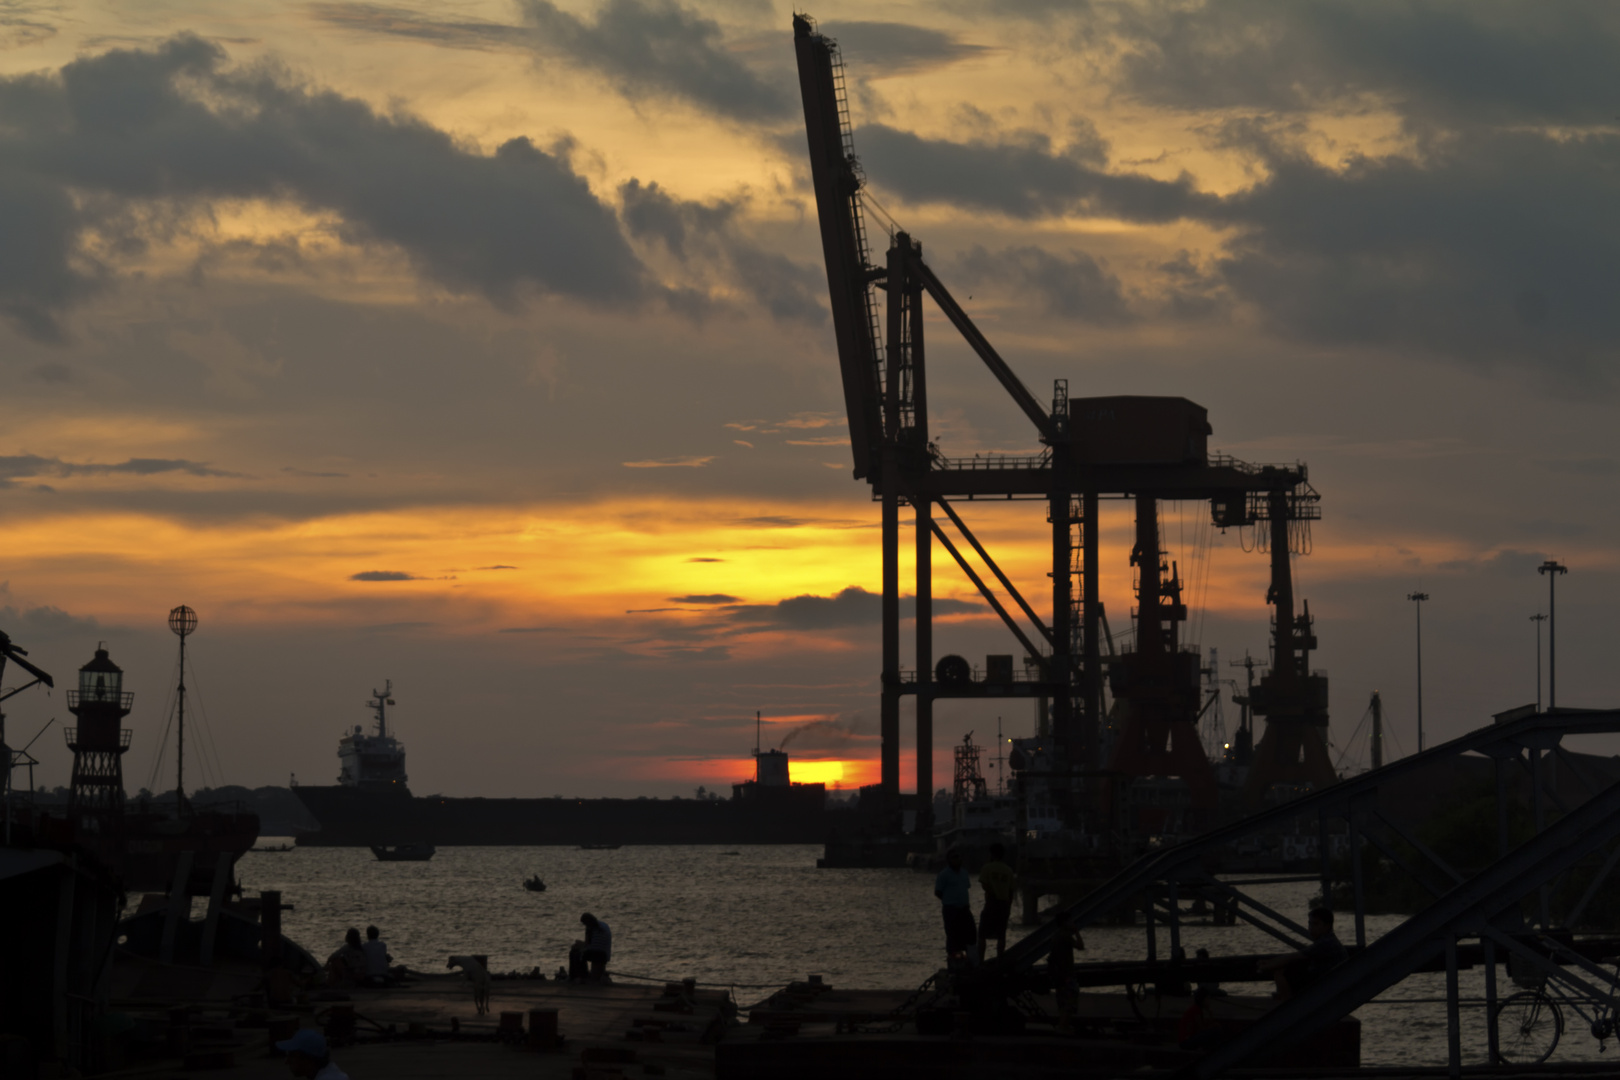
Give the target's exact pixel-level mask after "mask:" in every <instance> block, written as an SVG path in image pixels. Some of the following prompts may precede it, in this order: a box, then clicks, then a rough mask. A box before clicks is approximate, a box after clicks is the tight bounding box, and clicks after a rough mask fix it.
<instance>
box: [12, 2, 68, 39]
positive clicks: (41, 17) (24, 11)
mask: <svg viewBox="0 0 1620 1080" xmlns="http://www.w3.org/2000/svg"><path fill="white" fill-rule="evenodd" d="M60 14H61V9H60V8H59V7H58V6H57V5H56V4H45V3H31V2H29V0H5V2H3V3H0V49H19V48H23V47H25V46H28V45H38V44H39V43H40V42H42V41H46V40H48V39H50V38H53V37H55V36H56V27H55V26H54V25H53V24H51V23H50V22H47V21H46V17H48V16H50V15H57V16H60Z"/></svg>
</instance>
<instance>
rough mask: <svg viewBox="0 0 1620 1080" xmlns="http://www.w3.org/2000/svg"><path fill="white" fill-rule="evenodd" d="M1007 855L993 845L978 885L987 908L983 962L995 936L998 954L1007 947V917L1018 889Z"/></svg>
mask: <svg viewBox="0 0 1620 1080" xmlns="http://www.w3.org/2000/svg"><path fill="white" fill-rule="evenodd" d="M1006 857H1007V849H1006V848H1004V847H1002V846H1001V845H1000V844H991V845H990V861H989V862H987V863H985V864H984V868H983V869H982V870H980V871H979V884H980V885H982V886H983V887H984V910H983V911H981V912H980V913H979V961H980V963H983V962H984V954H985V950H986V946H988V945H989V944H990V941H991V940H992V939H994V940H995V943H996V955H997V956H1000V955H1001V954H1002V953H1003V952H1004V951H1005V950H1006V948H1007V918H1008V916H1009V915H1011V914H1012V902H1013V894H1014V893H1016V892H1017V891H1018V875H1017V874H1015V873H1013V868H1012V867H1010V866H1008V865H1007V864H1006V862H1005V861H1003V860H1005V859H1006Z"/></svg>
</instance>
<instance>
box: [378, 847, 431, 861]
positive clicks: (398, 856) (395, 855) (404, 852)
mask: <svg viewBox="0 0 1620 1080" xmlns="http://www.w3.org/2000/svg"><path fill="white" fill-rule="evenodd" d="M371 853H372V854H373V855H375V856H377V859H378V861H379V862H427V861H428V860H429V859H431V858H433V845H432V844H393V845H389V844H372V845H371Z"/></svg>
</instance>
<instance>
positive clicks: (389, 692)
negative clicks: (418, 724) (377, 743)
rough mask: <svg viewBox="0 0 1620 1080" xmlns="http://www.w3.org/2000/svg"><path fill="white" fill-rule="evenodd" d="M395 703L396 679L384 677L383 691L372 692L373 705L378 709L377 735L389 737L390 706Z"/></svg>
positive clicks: (381, 737)
mask: <svg viewBox="0 0 1620 1080" xmlns="http://www.w3.org/2000/svg"><path fill="white" fill-rule="evenodd" d="M393 703H394V680H393V679H384V680H383V689H382V693H380V694H379V693H378V692H377V691H375V690H373V691H372V692H371V702H370V704H371V707H372V708H374V709H376V710H377V737H378V738H379V739H383V738H387V737H388V706H390V705H392V704H393Z"/></svg>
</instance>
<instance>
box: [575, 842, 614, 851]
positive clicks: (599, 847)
mask: <svg viewBox="0 0 1620 1080" xmlns="http://www.w3.org/2000/svg"><path fill="white" fill-rule="evenodd" d="M619 846H620V845H618V844H581V845H579V850H581V851H618V850H619Z"/></svg>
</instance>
